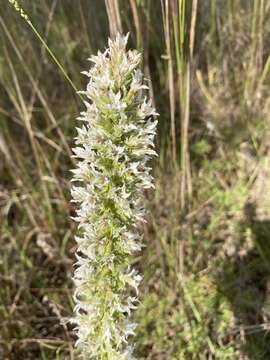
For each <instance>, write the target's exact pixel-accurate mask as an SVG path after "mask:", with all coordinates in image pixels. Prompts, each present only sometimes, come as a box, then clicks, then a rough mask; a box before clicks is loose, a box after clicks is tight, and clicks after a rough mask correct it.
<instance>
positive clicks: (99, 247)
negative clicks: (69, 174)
mask: <svg viewBox="0 0 270 360" xmlns="http://www.w3.org/2000/svg"><path fill="white" fill-rule="evenodd" d="M127 40H128V35H127V36H125V37H123V36H121V35H119V34H118V35H117V36H116V39H115V40H109V47H108V49H107V50H106V51H105V52H104V53H100V52H99V53H98V55H97V56H92V57H91V59H90V60H91V61H92V62H93V63H94V65H93V67H92V68H91V69H90V70H89V72H85V74H86V75H87V76H88V77H89V83H88V86H87V90H86V91H85V92H83V93H84V94H85V95H86V96H87V98H88V99H89V101H88V102H85V105H86V110H85V111H84V112H82V113H81V116H80V117H79V120H82V121H84V125H83V126H82V127H81V128H78V129H77V131H78V136H77V137H76V148H75V149H74V154H75V155H74V156H75V157H76V158H77V159H78V160H77V168H76V169H75V170H73V179H72V180H73V181H75V182H76V183H78V184H79V185H80V186H79V185H76V186H73V188H72V197H73V201H74V202H76V203H79V205H78V208H77V211H76V217H75V220H76V221H77V222H78V223H79V225H78V232H79V234H78V236H76V238H75V239H76V241H77V245H78V249H77V254H76V257H77V262H76V265H75V266H76V269H75V272H74V283H75V292H74V301H75V309H74V311H75V317H74V319H72V321H73V323H75V324H76V328H75V331H76V334H77V342H76V345H77V347H78V349H79V351H80V354H81V357H82V358H83V359H87V360H88V359H100V360H131V359H135V358H134V356H133V347H132V346H130V345H129V344H128V343H127V342H128V337H129V336H131V335H134V330H135V327H136V324H134V323H132V322H131V321H130V320H129V316H130V314H131V310H133V309H135V308H136V303H137V302H138V300H137V296H138V286H139V283H140V281H141V276H140V275H139V274H138V273H137V271H136V270H134V269H131V267H130V262H131V261H130V260H131V256H132V255H134V252H137V251H139V250H140V249H141V247H142V242H141V235H140V234H139V230H138V225H139V223H140V222H141V221H144V216H145V210H144V207H143V190H144V189H148V188H151V187H153V184H152V180H153V179H152V177H151V175H150V171H151V168H150V167H149V166H146V164H147V162H148V160H149V159H151V158H152V157H153V156H154V155H156V153H155V151H154V149H153V146H154V144H153V140H154V136H155V133H156V125H157V121H156V120H154V116H156V115H158V114H157V113H156V112H155V110H154V108H153V107H152V105H151V101H147V99H146V98H145V97H144V96H143V92H144V91H145V89H147V87H146V86H145V85H144V84H143V76H142V73H141V71H140V70H139V69H138V65H139V62H140V59H141V54H140V53H138V52H137V51H131V50H129V51H127V50H126V46H127Z"/></svg>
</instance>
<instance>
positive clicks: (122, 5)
mask: <svg viewBox="0 0 270 360" xmlns="http://www.w3.org/2000/svg"><path fill="white" fill-rule="evenodd" d="M20 5H22V7H23V8H24V10H25V12H26V13H27V14H28V16H29V18H30V19H31V21H32V24H33V25H34V26H35V28H36V30H37V31H38V32H39V33H40V34H41V36H42V38H43V39H44V40H45V41H46V43H47V44H48V46H49V48H50V49H51V51H53V53H54V54H55V56H56V57H57V59H58V60H59V61H60V62H61V64H62V65H63V68H64V69H65V70H66V72H67V73H68V75H69V77H70V78H71V79H72V81H73V83H74V84H75V86H76V87H77V88H78V89H84V88H85V85H86V81H87V80H86V79H85V78H84V77H83V76H82V75H81V74H80V72H81V71H82V70H87V69H88V67H89V63H88V62H87V58H88V57H89V55H90V54H92V53H95V52H96V51H97V50H98V49H103V48H104V47H105V45H106V43H107V37H108V35H109V33H111V34H114V33H115V31H117V30H120V31H121V30H122V31H124V32H127V31H129V32H130V46H131V47H136V48H138V49H140V50H141V51H142V52H143V59H144V60H143V64H142V68H143V70H144V73H145V74H146V76H147V77H148V79H151V80H152V82H151V83H150V93H151V95H152V97H153V100H154V103H155V105H156V107H157V109H158V112H159V113H160V117H159V131H158V136H157V149H158V152H159V154H160V156H159V159H158V160H157V161H156V163H155V164H153V165H154V176H155V179H156V180H155V182H156V190H155V192H151V193H147V194H145V196H146V199H147V201H148V207H149V209H150V212H149V218H148V224H147V225H146V226H145V228H144V233H145V243H146V245H147V247H146V248H145V249H144V251H143V253H142V254H139V255H138V257H137V258H136V259H134V263H136V266H137V267H138V268H140V270H141V272H142V273H143V274H144V281H143V285H142V288H141V290H142V291H141V305H140V308H139V310H138V311H137V312H136V313H135V314H134V316H135V318H136V320H137V322H139V324H140V325H139V327H138V334H137V338H136V343H137V350H136V351H137V355H138V358H139V359H151V360H154V359H155V360H163V359H164V360H165V359H166V360H182V359H183V360H189V359H191V360H193V359H194V360H198V359H202V360H204V359H248V360H249V359H250V360H257V359H269V358H270V335H269V318H270V287H269V276H270V213H269V210H270V204H269V199H270V197H269V190H270V182H269V180H270V177H269V176H270V173H269V162H270V158H269V155H270V154H269V151H270V137H269V135H270V133H269V127H270V111H269V110H270V96H269V89H270V86H269V80H270V78H269V73H268V70H269V66H270V57H269V53H270V42H269V41H270V40H269V39H270V23H269V16H270V3H269V2H268V1H265V0H250V1H246V0H227V1H222V0H207V1H199V0H192V1H191V0H189V1H186V0H179V1H177V0H171V1H169V0H161V1H157V0H125V1H124V0H104V1H103V0H88V1H86V0H76V1H71V0H65V1H60V0H43V1H29V0H21V1H20ZM0 28H1V31H0V179H1V180H0V204H1V205H0V226H1V237H0V244H1V255H0V320H1V330H0V358H1V359H7V360H12V359H16V360H17V359H27V360H31V359H47V360H48V359H69V360H71V359H77V355H76V354H75V353H74V352H73V348H72V346H73V340H74V339H73V335H72V331H71V328H70V326H69V324H67V322H66V321H65V319H67V318H68V317H69V316H70V315H71V313H72V307H73V300H72V283H71V280H70V279H71V274H72V262H73V261H74V251H75V243H74V239H73V237H74V231H75V228H74V224H73V222H72V221H71V220H70V216H71V215H72V213H73V208H72V206H71V204H70V202H69V199H70V194H69V187H70V182H69V181H70V173H69V169H70V168H72V166H73V159H72V157H71V147H72V146H73V145H72V144H73V137H74V135H75V126H76V120H75V118H76V116H77V115H78V113H79V111H80V110H81V109H82V108H83V105H82V103H81V100H80V98H79V97H78V96H77V95H76V93H75V92H74V89H73V88H72V87H71V86H70V84H69V83H68V82H67V81H66V79H65V77H64V76H63V73H62V71H61V70H59V67H58V66H56V64H55V63H54V62H53V61H52V59H51V58H50V56H49V55H48V53H47V51H46V49H45V48H44V46H43V45H42V44H41V43H40V41H39V40H38V39H37V37H36V35H35V34H34V32H33V29H31V28H30V27H29V25H28V24H27V23H26V21H25V20H24V19H23V18H21V17H20V15H19V14H18V13H17V12H16V11H15V10H14V8H13V7H12V6H11V5H10V4H9V2H8V0H6V1H2V4H1V8H0Z"/></svg>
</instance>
